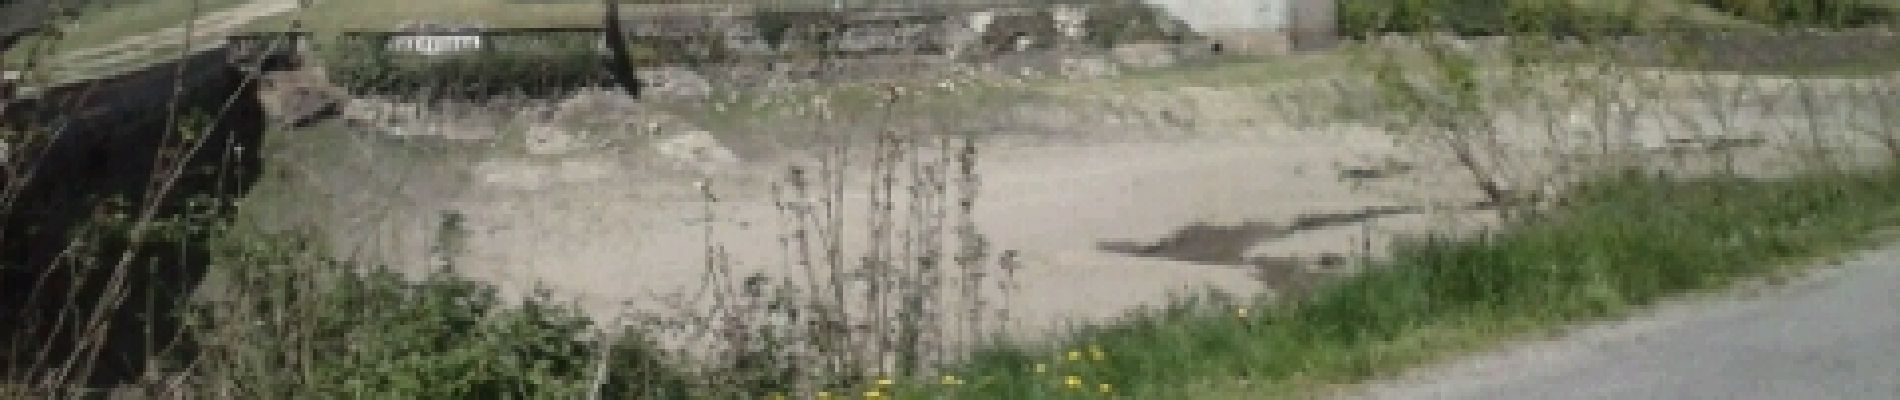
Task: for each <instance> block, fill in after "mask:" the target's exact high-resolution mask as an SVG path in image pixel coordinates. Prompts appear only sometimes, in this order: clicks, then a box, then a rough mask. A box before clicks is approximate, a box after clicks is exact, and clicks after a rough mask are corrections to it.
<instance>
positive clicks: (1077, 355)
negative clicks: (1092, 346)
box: [1069, 351, 1082, 361]
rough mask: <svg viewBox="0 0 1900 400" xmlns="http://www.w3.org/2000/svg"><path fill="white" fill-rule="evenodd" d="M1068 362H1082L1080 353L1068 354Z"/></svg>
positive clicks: (1072, 352)
mask: <svg viewBox="0 0 1900 400" xmlns="http://www.w3.org/2000/svg"><path fill="white" fill-rule="evenodd" d="M1069 361H1082V352H1080V351H1071V352H1069Z"/></svg>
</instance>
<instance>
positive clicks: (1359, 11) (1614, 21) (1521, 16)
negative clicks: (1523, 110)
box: [1338, 0, 1638, 38]
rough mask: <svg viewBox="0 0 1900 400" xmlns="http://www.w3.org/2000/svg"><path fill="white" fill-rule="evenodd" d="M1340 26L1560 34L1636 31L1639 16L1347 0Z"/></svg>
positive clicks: (1484, 1) (1521, 4)
mask: <svg viewBox="0 0 1900 400" xmlns="http://www.w3.org/2000/svg"><path fill="white" fill-rule="evenodd" d="M1338 24H1339V30H1340V33H1341V34H1344V35H1347V36H1352V37H1362V38H1363V37H1366V36H1371V35H1376V34H1381V33H1415V32H1427V31H1450V32H1454V33H1457V34H1460V35H1471V36H1477V35H1502V34H1512V33H1526V32H1542V33H1550V34H1553V35H1559V36H1582V35H1587V34H1589V33H1620V32H1630V31H1634V30H1635V29H1636V28H1637V27H1638V21H1637V19H1636V18H1634V17H1633V16H1631V15H1629V14H1627V13H1623V12H1620V11H1616V10H1608V9H1596V8H1588V7H1583V6H1579V5H1576V4H1573V3H1570V2H1563V1H1546V0H1363V1H1342V2H1340V5H1339V22H1338Z"/></svg>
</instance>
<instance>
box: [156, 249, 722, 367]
mask: <svg viewBox="0 0 1900 400" xmlns="http://www.w3.org/2000/svg"><path fill="white" fill-rule="evenodd" d="M220 243H221V246H219V248H217V249H216V250H215V256H214V257H215V259H216V262H217V264H216V265H215V266H214V268H215V269H214V271H215V273H216V274H218V276H221V277H222V278H224V280H223V283H225V285H223V286H224V287H223V288H222V289H223V290H220V291H217V292H214V293H217V294H216V295H215V296H218V297H220V298H219V299H218V301H215V302H207V303H204V304H201V305H199V306H197V307H196V309H195V312H194V313H193V315H192V317H193V318H192V326H193V327H194V329H193V333H194V334H195V337H196V338H197V340H198V341H199V342H201V345H200V352H199V354H200V357H202V358H201V361H200V362H198V363H197V364H199V365H200V367H199V368H198V376H196V377H197V378H199V379H202V380H204V381H205V383H207V384H208V385H206V389H205V390H211V391H213V393H220V394H223V395H224V396H228V397H235V398H259V399H270V398H387V399H501V398H585V397H587V395H588V394H590V393H594V392H598V393H600V394H601V395H602V398H684V397H685V396H686V389H687V385H686V382H687V381H686V380H684V379H683V375H682V374H678V373H675V372H674V371H670V370H669V369H668V368H667V366H666V365H665V364H664V363H663V362H662V361H661V356H660V353H659V351H657V350H655V349H654V348H653V347H651V346H650V345H649V343H647V342H646V341H645V340H643V339H642V338H641V337H640V336H639V335H632V334H630V335H620V336H619V337H618V338H616V339H612V340H592V339H590V338H589V335H593V334H596V333H598V332H597V331H596V329H597V327H596V326H594V324H593V323H592V322H591V321H590V320H589V319H588V318H587V317H584V316H581V315H579V314H577V313H576V312H575V311H573V310H571V309H569V308H566V307H563V306H560V305H557V304H554V303H552V302H550V301H548V300H547V299H546V298H545V297H539V298H530V299H526V300H524V301H522V302H520V304H512V305H511V304H507V303H508V302H506V301H504V300H503V298H502V297H501V296H499V295H497V294H496V291H495V290H494V289H493V288H491V287H488V286H484V285H482V284H478V283H475V282H470V281H466V280H463V279H461V278H457V277H455V276H453V275H450V274H448V273H446V272H438V273H434V274H430V275H428V276H427V277H425V278H423V279H420V280H419V281H413V282H412V281H410V280H408V279H405V277H403V276H401V275H400V274H397V273H394V272H390V271H389V270H386V269H380V268H379V269H373V270H369V271H358V270H357V269H355V268H353V267H352V266H350V265H347V264H342V263H337V262H332V261H323V260H321V259H319V258H315V257H313V256H312V255H311V254H312V253H311V252H310V251H309V250H308V249H303V248H300V247H299V246H298V245H297V244H298V243H299V241H297V240H294V239H289V238H285V237H263V236H252V237H230V236H227V238H225V239H222V240H220Z"/></svg>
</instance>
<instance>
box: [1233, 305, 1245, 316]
mask: <svg viewBox="0 0 1900 400" xmlns="http://www.w3.org/2000/svg"><path fill="white" fill-rule="evenodd" d="M1234 315H1235V316H1238V317H1241V318H1247V307H1241V308H1236V309H1234Z"/></svg>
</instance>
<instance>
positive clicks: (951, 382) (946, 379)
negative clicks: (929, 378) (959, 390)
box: [943, 375, 963, 385]
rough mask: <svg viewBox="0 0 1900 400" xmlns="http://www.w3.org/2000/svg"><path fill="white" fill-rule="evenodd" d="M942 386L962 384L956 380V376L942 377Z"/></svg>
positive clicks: (959, 380) (961, 381)
mask: <svg viewBox="0 0 1900 400" xmlns="http://www.w3.org/2000/svg"><path fill="white" fill-rule="evenodd" d="M943 384H944V385H961V384H963V380H962V379H957V376H956V375H944V376H943Z"/></svg>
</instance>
